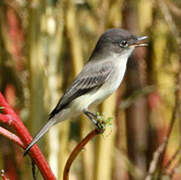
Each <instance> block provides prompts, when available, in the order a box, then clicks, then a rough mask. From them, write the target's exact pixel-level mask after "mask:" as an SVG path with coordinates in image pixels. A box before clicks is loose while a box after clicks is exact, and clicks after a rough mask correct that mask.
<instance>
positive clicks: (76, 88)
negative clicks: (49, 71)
mask: <svg viewBox="0 0 181 180" xmlns="http://www.w3.org/2000/svg"><path fill="white" fill-rule="evenodd" d="M111 72H112V63H111V62H104V63H101V64H96V65H94V64H92V65H91V68H90V66H87V65H86V66H85V67H84V69H83V70H82V71H81V72H80V73H79V75H78V76H77V78H76V79H75V80H74V81H73V83H72V84H71V86H70V87H69V88H68V89H67V90H66V91H65V93H64V95H63V96H62V98H61V99H60V100H59V102H58V104H57V106H56V107H55V108H54V109H53V111H52V112H51V113H50V115H49V119H51V118H52V117H53V116H54V115H55V114H57V113H58V112H59V111H61V109H63V108H64V107H66V106H68V105H69V103H70V102H71V101H72V100H74V99H75V98H77V97H79V96H82V95H84V94H85V93H87V92H89V91H91V90H93V89H95V88H99V87H100V86H101V85H102V84H103V83H104V82H105V81H106V79H107V78H108V77H109V75H110V74H111Z"/></svg>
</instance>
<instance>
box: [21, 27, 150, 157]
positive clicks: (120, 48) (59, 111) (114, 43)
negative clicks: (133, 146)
mask: <svg viewBox="0 0 181 180" xmlns="http://www.w3.org/2000/svg"><path fill="white" fill-rule="evenodd" d="M146 38H147V36H141V37H137V36H134V35H132V34H130V33H129V32H128V31H126V30H123V29H118V28H114V29H109V30H107V31H106V32H105V33H103V34H102V35H101V37H100V38H99V40H98V42H97V44H96V47H95V49H94V51H93V52H92V55H91V56H90V58H89V60H88V62H87V63H86V64H85V66H84V68H83V69H82V71H81V72H80V73H79V74H78V76H77V77H76V78H75V80H74V81H73V83H72V84H71V85H70V87H69V88H68V89H67V90H66V91H65V93H64V95H63V96H62V97H61V99H60V100H59V102H58V104H57V106H56V107H55V108H54V109H53V111H52V112H51V113H50V115H49V120H48V122H47V123H46V124H45V125H44V126H43V127H42V129H40V131H39V132H38V134H37V135H36V136H35V138H34V139H33V141H32V142H31V143H30V144H29V146H28V147H27V148H26V150H25V152H24V155H26V154H27V153H28V151H29V150H30V148H31V147H32V146H33V145H34V144H35V143H36V142H37V141H38V140H39V139H40V138H41V137H42V136H43V135H44V134H45V133H46V132H47V131H48V130H49V129H50V128H51V127H52V126H53V125H55V124H56V123H58V122H61V121H63V120H66V119H68V118H71V117H75V116H77V115H80V114H81V113H82V112H83V113H84V114H85V115H87V116H88V118H89V119H90V120H91V121H92V122H93V123H94V124H96V125H97V121H96V114H94V113H92V112H90V111H88V108H89V106H90V105H92V104H99V103H101V102H102V101H103V100H104V99H105V98H107V97H108V96H110V95H111V94H112V93H113V92H114V91H115V90H116V89H117V88H118V87H119V85H120V84H121V81H122V79H123V77H124V74H125V71H126V64H127V61H128V58H129V56H130V55H131V53H132V52H133V50H134V49H135V47H140V46H146V44H145V43H142V40H145V39H146Z"/></svg>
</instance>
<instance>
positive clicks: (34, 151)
mask: <svg viewBox="0 0 181 180" xmlns="http://www.w3.org/2000/svg"><path fill="white" fill-rule="evenodd" d="M0 106H2V107H3V109H2V111H3V112H4V113H5V114H0V122H3V123H6V124H8V125H9V126H10V127H12V128H13V129H14V130H15V131H16V133H17V136H18V137H19V138H20V139H21V141H22V142H23V144H24V147H26V146H27V145H28V144H29V143H30V142H31V140H32V137H31V135H30V133H29V132H28V130H27V129H26V127H25V126H24V124H23V123H22V121H21V120H20V118H19V117H18V115H17V114H16V113H15V112H14V110H13V109H12V108H11V107H10V106H9V104H8V103H7V102H6V100H5V99H4V97H3V95H2V94H1V93H0ZM29 154H30V156H31V158H32V159H33V161H34V162H35V164H36V165H37V167H38V168H39V170H40V172H41V174H42V176H43V177H44V179H47V180H55V179H56V178H55V176H54V175H53V173H52V171H51V169H50V167H49V165H48V163H47V161H46V159H45V157H44V156H43V154H42V153H41V151H40V149H39V148H38V146H37V145H34V146H33V147H32V148H31V149H30V152H29Z"/></svg>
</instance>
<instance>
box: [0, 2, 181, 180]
mask: <svg viewBox="0 0 181 180" xmlns="http://www.w3.org/2000/svg"><path fill="white" fill-rule="evenodd" d="M180 20H181V2H180V0H158V1H156V0H104V1H101V0H87V1H86V0H62V1H60V0H31V1H28V0H14V1H12V0H3V1H0V90H1V92H3V93H4V95H5V97H6V99H7V100H8V102H9V103H10V105H11V106H12V107H13V108H14V109H15V110H16V111H17V112H18V113H19V114H20V116H21V118H22V120H23V121H24V123H25V124H26V126H27V128H28V129H29V130H30V132H31V133H32V135H34V134H35V133H36V132H37V131H38V130H39V129H40V127H41V126H42V125H43V124H45V122H46V121H47V115H48V113H49V112H50V111H51V109H52V108H53V107H54V106H55V105H56V103H57V101H58V100H59V98H60V97H61V95H62V93H63V92H64V91H65V89H66V88H67V87H68V85H69V84H70V83H71V82H72V80H73V79H74V77H75V76H76V75H77V74H78V73H79V72H80V71H81V69H82V67H83V64H84V63H85V62H86V60H87V59H88V58H89V56H90V53H91V51H92V50H93V48H94V46H95V43H96V41H97V39H98V37H99V35H100V34H101V33H103V32H104V31H105V30H106V29H108V28H113V27H122V28H126V29H128V30H129V31H130V32H132V33H134V34H137V35H148V36H149V46H148V47H147V48H140V49H137V50H136V51H135V53H134V55H133V56H132V57H131V58H130V60H129V64H128V70H127V73H126V78H125V80H124V82H123V83H122V85H121V87H120V88H119V90H118V91H117V92H116V93H115V94H114V95H113V96H111V97H110V98H108V99H107V100H106V101H105V102H104V103H103V104H102V105H101V106H100V107H98V108H97V109H94V110H93V111H95V112H97V111H100V112H101V113H104V115H105V116H106V117H114V118H113V119H114V120H113V125H112V126H110V127H108V128H107V130H106V132H105V133H104V135H103V136H100V137H97V138H96V139H95V140H93V141H92V142H91V143H89V144H88V145H87V146H86V149H85V150H84V151H83V152H82V153H81V155H80V157H79V158H78V159H77V160H76V161H75V162H74V164H73V168H72V170H71V179H79V180H81V179H86V180H93V179H94V180H103V179H104V180H111V179H114V180H120V179H124V180H131V179H139V180H140V179H144V178H145V177H146V176H147V175H150V174H148V171H149V166H150V165H151V162H152V164H153V167H154V166H155V167H156V169H155V171H153V172H152V174H153V176H154V179H165V177H166V178H167V179H175V180H177V179H181V173H180V172H181V169H180V159H181V155H180V152H179V153H177V154H176V155H177V156H176V158H173V157H172V155H173V154H174V153H176V152H178V149H180V146H181V145H180V141H181V139H180V137H181V121H180V112H177V116H176V121H175V123H174V127H173V130H172V133H171V137H170V139H169V143H168V146H167V149H166V153H165V157H164V159H163V165H165V164H167V162H169V160H170V159H171V161H170V165H169V166H168V167H167V168H161V170H162V171H159V168H158V171H156V170H157V165H156V164H157V163H156V162H157V160H155V159H156V158H153V153H154V152H155V151H156V150H157V148H158V147H159V145H160V144H162V142H163V141H164V139H165V137H166V135H167V132H168V129H169V127H170V121H171V117H172V115H173V113H174V107H175V102H176V98H179V97H177V96H176V94H175V91H176V90H180V82H179V81H177V78H178V74H179V72H180V66H181V65H180V60H181V57H180V56H181V53H180V47H181V46H180V45H181V43H180V33H181V30H180V29H181V23H180V22H181V21H180ZM177 106H179V108H178V109H180V104H179V103H178V104H177ZM0 110H1V107H0ZM79 119H80V120H79ZM0 125H1V124H0ZM93 128H94V127H93V125H91V123H90V122H89V120H87V118H86V117H84V116H81V117H80V118H77V121H65V122H62V123H60V124H57V125H56V126H55V127H53V128H52V129H51V130H50V131H49V133H48V134H47V135H46V137H44V138H43V139H42V140H41V142H40V143H39V145H40V148H41V149H42V151H43V152H44V153H45V154H46V157H47V159H48V160H49V163H50V166H51V168H52V170H53V172H54V173H55V176H56V177H58V179H61V178H62V172H63V168H64V165H65V162H66V160H67V158H68V155H69V154H70V152H71V150H72V149H73V147H74V146H75V144H77V141H78V140H80V139H81V138H82V137H83V136H85V135H86V134H87V133H88V132H89V131H90V130H91V129H93ZM0 146H1V150H0V169H5V172H6V173H7V176H8V177H9V178H10V179H11V180H12V179H32V176H31V163H30V161H29V159H28V158H26V159H24V158H23V156H22V150H20V149H19V147H17V146H15V145H13V144H12V143H11V142H9V141H8V140H6V139H4V137H0ZM12 147H13V148H12ZM160 154H161V153H160ZM160 154H159V153H156V155H158V156H159V155H160ZM11 157H14V158H11ZM152 158H153V161H151V160H152ZM172 158H173V159H172ZM149 172H150V171H149ZM160 172H161V173H160ZM154 173H155V174H154ZM152 174H151V175H150V177H151V176H152ZM163 174H164V177H163V176H162V175H163ZM28 177H29V178H28ZM150 177H149V176H147V178H148V179H149V178H150ZM162 177H163V178H162ZM37 179H41V175H40V173H37ZM148 179H147V180H148Z"/></svg>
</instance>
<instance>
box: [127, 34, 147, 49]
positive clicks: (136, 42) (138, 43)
mask: <svg viewBox="0 0 181 180" xmlns="http://www.w3.org/2000/svg"><path fill="white" fill-rule="evenodd" d="M145 39H148V36H140V37H137V38H136V39H134V40H132V41H130V42H129V46H133V47H141V46H148V44H147V43H145V42H144V40H145Z"/></svg>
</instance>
